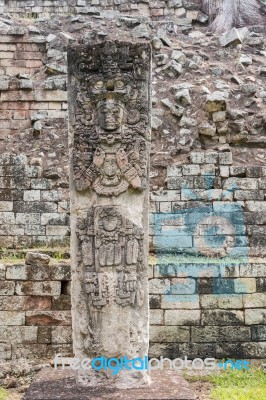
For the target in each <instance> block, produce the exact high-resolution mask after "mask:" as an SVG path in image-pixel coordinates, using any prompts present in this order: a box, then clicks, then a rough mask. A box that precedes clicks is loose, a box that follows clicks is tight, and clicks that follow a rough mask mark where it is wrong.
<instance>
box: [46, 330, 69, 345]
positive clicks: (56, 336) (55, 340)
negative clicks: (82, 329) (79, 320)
mask: <svg viewBox="0 0 266 400" xmlns="http://www.w3.org/2000/svg"><path fill="white" fill-rule="evenodd" d="M51 335H52V344H67V343H69V344H72V328H71V326H65V327H64V329H62V328H61V327H59V326H58V327H57V326H55V327H52V331H51Z"/></svg>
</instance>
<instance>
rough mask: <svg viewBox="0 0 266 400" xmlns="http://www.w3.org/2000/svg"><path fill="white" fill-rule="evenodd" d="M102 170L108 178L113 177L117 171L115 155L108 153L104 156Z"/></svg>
mask: <svg viewBox="0 0 266 400" xmlns="http://www.w3.org/2000/svg"><path fill="white" fill-rule="evenodd" d="M103 170H104V173H105V175H106V176H108V177H109V178H113V177H114V176H115V175H116V174H117V173H118V172H119V168H118V166H117V162H116V157H115V155H108V156H107V157H106V159H105V162H104V166H103Z"/></svg>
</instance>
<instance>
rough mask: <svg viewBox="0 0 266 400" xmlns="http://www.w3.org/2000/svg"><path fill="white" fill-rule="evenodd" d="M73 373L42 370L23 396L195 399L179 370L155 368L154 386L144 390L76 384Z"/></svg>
mask: <svg viewBox="0 0 266 400" xmlns="http://www.w3.org/2000/svg"><path fill="white" fill-rule="evenodd" d="M73 375H74V374H73V372H72V371H70V370H69V369H68V370H60V369H58V370H56V371H55V370H54V369H52V368H49V369H48V368H47V369H44V370H42V371H41V372H40V373H39V374H38V376H37V379H36V381H35V382H33V383H32V384H31V386H30V388H29V389H28V391H27V392H26V394H25V395H24V397H23V400H89V399H95V400H96V399H97V400H105V399H110V398H111V399H112V400H115V399H121V398H123V399H125V400H142V399H147V400H162V399H169V400H195V399H196V397H195V395H194V393H193V391H192V390H191V387H190V385H189V383H188V382H187V381H185V379H184V378H182V377H181V375H180V374H179V373H177V372H176V371H167V370H165V371H164V373H163V374H162V373H161V372H158V371H151V386H150V387H147V388H140V389H126V390H122V389H121V390H119V389H117V388H114V387H113V386H112V385H110V384H109V385H105V386H102V387H93V388H82V387H81V386H78V385H77V384H76V383H75V380H74V377H73Z"/></svg>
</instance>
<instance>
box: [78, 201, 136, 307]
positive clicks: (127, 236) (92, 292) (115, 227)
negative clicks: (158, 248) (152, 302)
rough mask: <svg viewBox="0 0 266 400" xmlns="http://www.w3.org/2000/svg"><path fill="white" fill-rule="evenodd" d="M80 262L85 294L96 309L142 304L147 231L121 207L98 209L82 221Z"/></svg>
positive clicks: (79, 237) (79, 230)
mask: <svg viewBox="0 0 266 400" xmlns="http://www.w3.org/2000/svg"><path fill="white" fill-rule="evenodd" d="M77 226H78V230H77V237H78V246H79V255H80V257H79V261H80V263H81V264H82V267H83V268H82V270H83V271H84V284H85V292H86V293H87V294H88V295H89V296H91V297H90V298H91V300H92V304H93V305H94V306H95V307H103V306H105V305H106V304H107V303H111V302H113V301H116V302H117V304H121V305H129V304H132V305H133V304H138V305H140V304H141V302H142V299H143V293H142V288H141V283H140V281H139V278H141V272H142V271H143V270H144V265H143V261H144V260H143V230H142V229H141V228H139V227H137V226H136V225H134V224H133V223H132V222H131V221H129V220H128V219H126V218H125V217H124V216H123V215H122V214H121V213H120V212H119V208H118V207H115V206H114V207H96V208H95V210H94V212H93V211H91V210H90V211H89V213H88V216H87V218H85V219H81V218H80V219H79V220H78V223H77Z"/></svg>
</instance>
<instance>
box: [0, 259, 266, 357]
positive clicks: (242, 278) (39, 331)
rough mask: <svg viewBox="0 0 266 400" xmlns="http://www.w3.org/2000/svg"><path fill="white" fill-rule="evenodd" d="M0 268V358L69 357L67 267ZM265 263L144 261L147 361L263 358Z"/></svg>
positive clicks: (36, 263) (31, 263)
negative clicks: (146, 268) (146, 265)
mask: <svg viewBox="0 0 266 400" xmlns="http://www.w3.org/2000/svg"><path fill="white" fill-rule="evenodd" d="M49 258H50V257H49V256H47V255H44V254H43V255H40V254H37V255H36V253H27V255H26V260H25V263H20V264H14V265H5V266H4V265H1V266H0V324H1V326H0V333H1V341H0V359H2V360H3V359H4V360H9V359H18V358H21V357H25V358H28V359H42V360H45V359H46V358H49V359H53V358H54V356H55V354H56V353H61V354H62V355H65V356H71V355H72V332H71V314H70V309H71V299H70V279H71V278H70V263H69V262H68V261H61V262H55V261H50V263H49ZM265 285H266V265H265V263H259V262H258V261H254V262H250V261H249V262H247V263H242V264H241V263H235V264H233V263H232V264H228V263H223V264H221V263H220V262H217V261H216V263H215V261H211V262H210V261H209V263H207V262H200V261H195V260H194V261H189V260H186V261H184V260H178V258H176V257H174V258H173V259H172V260H170V259H169V258H164V259H162V258H160V257H158V258H157V259H153V260H152V259H151V260H150V308H151V310H150V313H151V314H150V318H151V319H150V350H149V354H150V356H151V357H160V356H164V357H169V358H177V357H182V358H183V357H185V356H187V357H190V358H196V357H216V358H223V357H229V356H230V357H235V358H265V356H266V336H265V335H266V323H265V322H266V319H265V307H266V294H265V289H266V286H265Z"/></svg>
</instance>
